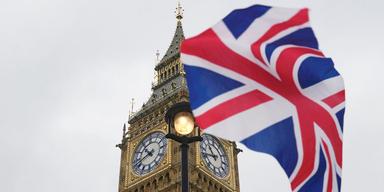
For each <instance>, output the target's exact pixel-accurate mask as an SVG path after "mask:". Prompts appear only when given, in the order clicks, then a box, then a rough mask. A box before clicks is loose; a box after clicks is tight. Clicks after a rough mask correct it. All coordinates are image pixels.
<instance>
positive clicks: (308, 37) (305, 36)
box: [265, 27, 319, 61]
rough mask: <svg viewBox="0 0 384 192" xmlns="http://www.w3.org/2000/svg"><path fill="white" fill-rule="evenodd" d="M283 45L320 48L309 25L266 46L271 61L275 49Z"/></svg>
mask: <svg viewBox="0 0 384 192" xmlns="http://www.w3.org/2000/svg"><path fill="white" fill-rule="evenodd" d="M282 45H297V46H303V47H310V48H313V49H318V48H319V44H318V42H317V40H316V37H315V34H314V33H313V30H312V29H311V28H309V27H307V28H303V29H300V30H297V31H295V32H293V33H291V34H289V35H286V36H283V37H282V38H280V39H278V40H277V41H274V42H272V43H269V44H268V45H267V46H266V48H265V52H266V55H267V58H268V61H271V60H270V59H271V55H272V53H273V51H274V50H275V49H276V48H278V47H280V46H282Z"/></svg>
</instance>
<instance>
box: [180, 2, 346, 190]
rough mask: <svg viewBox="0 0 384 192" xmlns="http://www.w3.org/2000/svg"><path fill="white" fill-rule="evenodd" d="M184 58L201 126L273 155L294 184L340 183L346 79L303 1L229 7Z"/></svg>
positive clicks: (322, 186) (188, 44)
mask: <svg viewBox="0 0 384 192" xmlns="http://www.w3.org/2000/svg"><path fill="white" fill-rule="evenodd" d="M181 60H182V62H183V64H184V69H185V71H186V78H187V83H188V89H189V95H190V103H191V108H192V110H193V113H194V115H195V118H196V121H197V123H198V125H199V127H200V128H201V129H203V130H204V131H205V132H206V133H210V134H213V135H216V136H219V137H222V138H225V139H229V140H234V141H240V142H241V143H243V144H245V145H246V146H247V147H248V148H250V149H252V150H255V151H259V152H264V153H268V154H270V155H272V156H273V157H275V158H276V160H277V161H278V162H279V164H280V165H281V166H282V168H283V169H284V170H285V173H286V174H287V176H288V177H289V180H290V183H291V188H292V191H306V192H308V191H309V192H316V191H322V192H323V191H327V192H332V191H340V186H341V168H342V134H343V118H344V109H345V105H344V101H345V92H344V84H343V79H342V77H341V76H340V74H339V73H338V72H337V71H336V69H335V68H334V64H333V62H332V60H331V59H330V58H327V57H325V56H324V55H323V53H322V52H321V51H320V50H319V48H318V43H317V40H316V37H315V35H314V33H313V31H312V29H311V27H310V24H309V17H308V10H307V9H289V8H279V7H268V6H263V5H254V6H251V7H249V8H246V9H238V10H234V11H232V12H231V13H230V14H229V15H228V16H226V17H225V18H224V19H223V20H221V21H220V22H219V23H218V24H216V25H214V26H213V27H212V28H209V29H208V30H206V31H204V32H203V33H201V34H199V35H197V36H195V37H193V38H190V39H186V40H185V41H184V42H183V43H182V47H181Z"/></svg>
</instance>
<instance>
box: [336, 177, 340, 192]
mask: <svg viewBox="0 0 384 192" xmlns="http://www.w3.org/2000/svg"><path fill="white" fill-rule="evenodd" d="M336 177H337V183H338V185H337V187H338V189H339V191H341V177H340V176H339V175H336Z"/></svg>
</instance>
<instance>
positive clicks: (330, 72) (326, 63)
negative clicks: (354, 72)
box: [298, 57, 340, 89]
mask: <svg viewBox="0 0 384 192" xmlns="http://www.w3.org/2000/svg"><path fill="white" fill-rule="evenodd" d="M298 73H299V83H300V86H301V88H303V89H305V88H307V87H310V86H312V85H314V84H317V83H320V82H321V81H323V80H326V79H329V78H331V77H335V76H339V75H340V74H339V73H338V72H337V71H336V69H335V68H334V67H333V61H332V59H330V58H320V57H308V58H307V59H305V60H304V61H303V62H302V64H301V66H300V68H299V72H298Z"/></svg>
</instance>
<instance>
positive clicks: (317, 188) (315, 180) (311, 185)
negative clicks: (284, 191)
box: [299, 148, 327, 192]
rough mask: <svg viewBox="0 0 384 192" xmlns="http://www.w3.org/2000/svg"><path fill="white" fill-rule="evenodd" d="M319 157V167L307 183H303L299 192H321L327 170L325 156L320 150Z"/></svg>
mask: <svg viewBox="0 0 384 192" xmlns="http://www.w3.org/2000/svg"><path fill="white" fill-rule="evenodd" d="M319 156H320V159H319V167H318V169H317V171H316V173H315V174H314V175H313V176H312V177H311V178H310V179H309V180H308V181H307V182H305V184H304V186H303V187H302V188H301V189H300V190H299V192H308V191H310V192H323V183H324V173H325V170H326V168H327V164H326V162H325V155H324V151H323V149H322V148H320V154H319Z"/></svg>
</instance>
